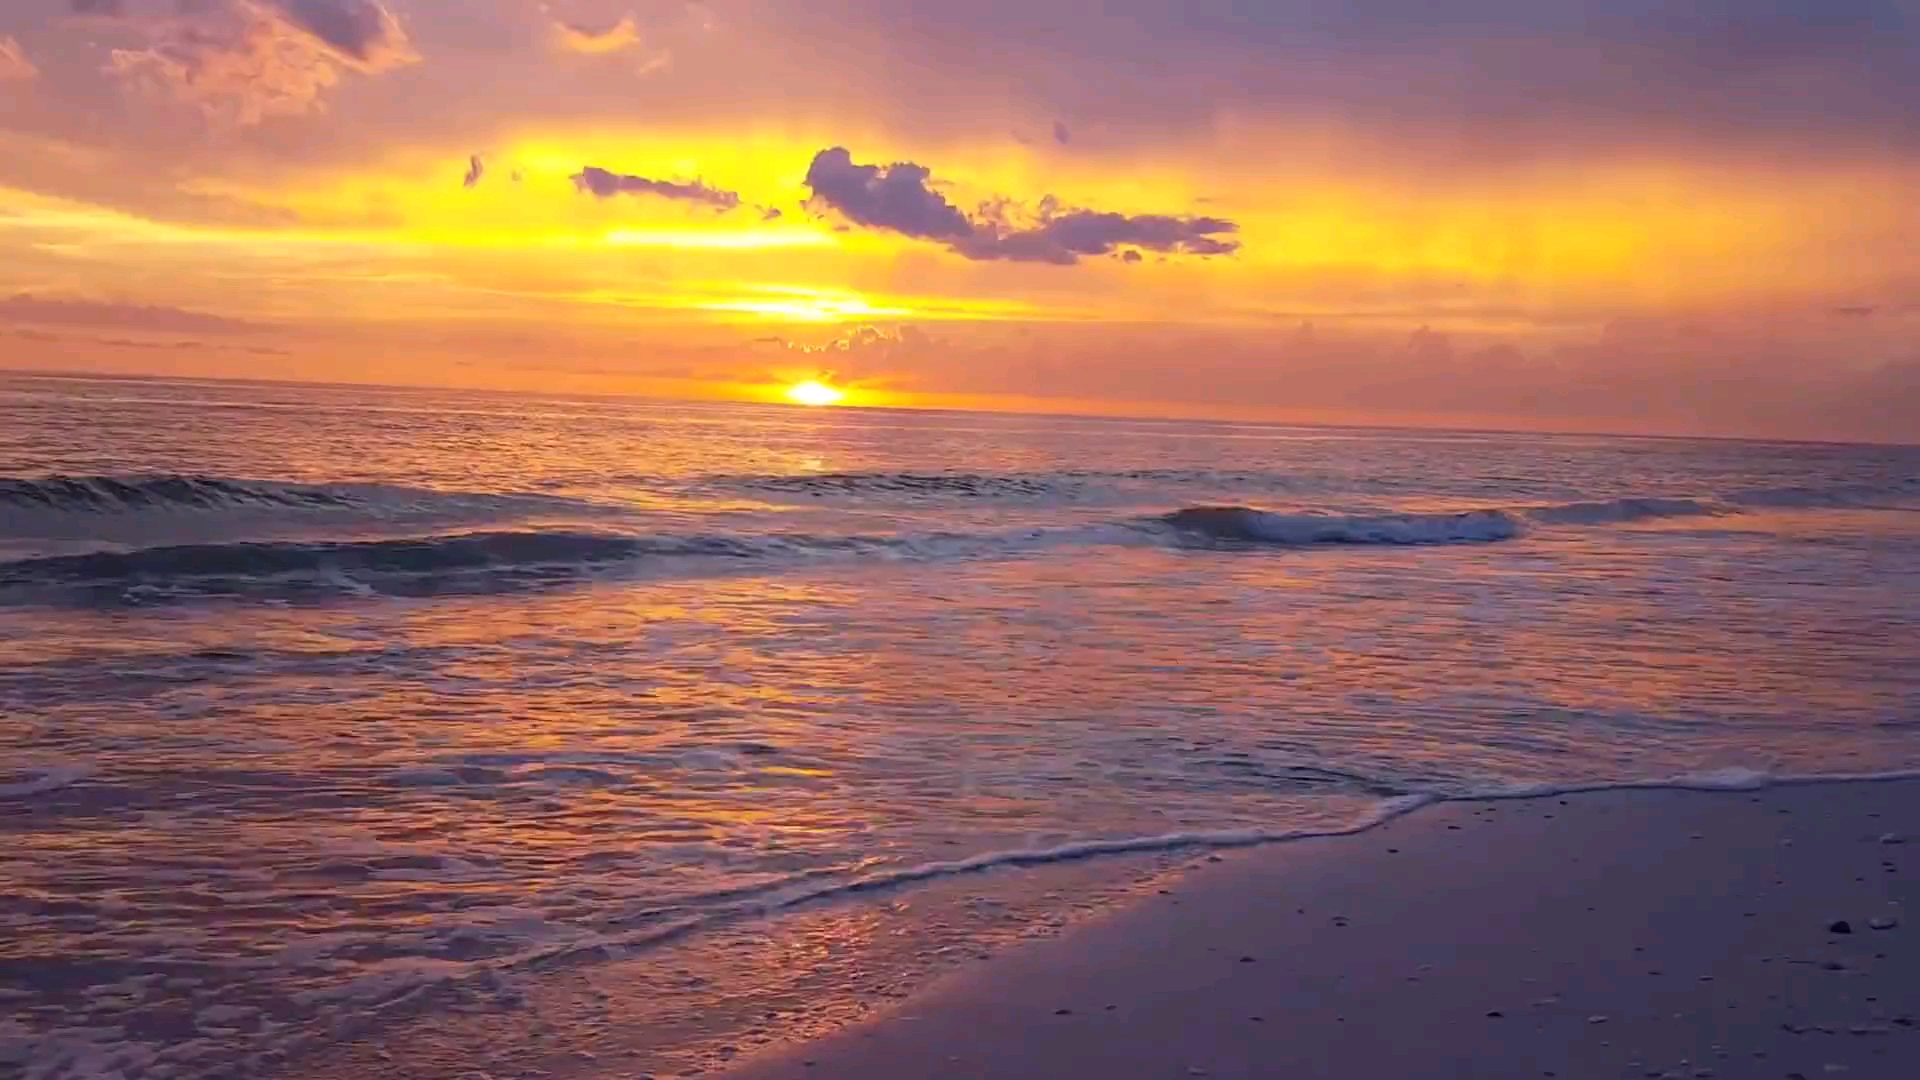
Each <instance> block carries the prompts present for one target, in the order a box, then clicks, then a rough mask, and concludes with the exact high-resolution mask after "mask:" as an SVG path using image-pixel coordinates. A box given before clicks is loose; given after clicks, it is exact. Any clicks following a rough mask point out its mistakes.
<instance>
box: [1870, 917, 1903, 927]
mask: <svg viewBox="0 0 1920 1080" xmlns="http://www.w3.org/2000/svg"><path fill="white" fill-rule="evenodd" d="M1867 925H1868V926H1871V927H1873V928H1874V929H1875V930H1891V929H1893V928H1894V927H1896V926H1899V925H1900V920H1899V919H1896V918H1894V917H1893V916H1891V915H1875V916H1874V917H1873V918H1871V919H1868V920H1867Z"/></svg>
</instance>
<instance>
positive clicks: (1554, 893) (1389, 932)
mask: <svg viewBox="0 0 1920 1080" xmlns="http://www.w3.org/2000/svg"><path fill="white" fill-rule="evenodd" d="M1219 858H1220V861H1219V862H1218V863H1217V864H1208V865H1206V866H1205V867H1204V868H1202V869H1200V870H1198V871H1196V872H1195V873H1193V874H1191V875H1189V876H1188V877H1186V878H1184V879H1182V880H1181V881H1180V882H1179V883H1178V884H1177V885H1175V886H1173V887H1171V888H1170V889H1169V890H1168V891H1167V892H1166V893H1164V894H1160V895H1154V896H1150V897H1147V898H1146V899H1144V900H1143V901H1142V902H1141V903H1139V904H1136V905H1134V906H1132V907H1129V908H1126V909H1123V910H1121V911H1119V912H1117V913H1116V914H1114V915H1113V916H1112V917H1110V918H1106V919H1103V920H1100V921H1098V922H1095V923H1093V924H1090V925H1087V926H1085V927H1084V928H1082V929H1079V930H1077V931H1074V932H1070V933H1069V934H1067V935H1066V936H1064V937H1062V938H1059V939H1055V940H1050V941H1042V942H1037V943H1035V944H1033V945H1031V946H1028V947H1025V948H1022V949H1020V950H1017V951H1015V952H1013V953H1011V954H1008V955H1005V956H1003V957H1000V958H997V959H995V960H992V961H990V962H987V963H983V964H981V965H980V966H978V967H977V968H974V969H971V970H968V971H965V972H962V973H960V974H959V975H956V976H954V977H951V978H948V979H946V980H944V981H942V982H941V983H939V984H937V985H935V986H933V987H930V988H929V989H928V990H926V991H925V992H924V993H921V994H919V995H916V996H914V997H912V998H910V999H909V1000H907V1001H906V1002H904V1003H903V1004H902V1006H901V1007H900V1008H898V1009H896V1010H893V1011H890V1012H888V1013H886V1014H884V1015H881V1016H879V1017H877V1018H875V1019H873V1020H871V1021H868V1022H865V1023H862V1024H860V1025H858V1026H855V1027H852V1028H849V1029H846V1030H843V1031H841V1032H838V1033H836V1034H834V1035H832V1036H829V1037H827V1038H824V1039H821V1040H818V1041H815V1042H811V1043H804V1044H799V1045H795V1046H790V1047H786V1048H782V1049H780V1050H777V1051H774V1052H772V1053H769V1054H765V1055H762V1056H760V1057H758V1058H755V1059H753V1060H750V1061H747V1062H744V1063H743V1064H742V1065H740V1066H739V1067H737V1068H735V1069H733V1070H730V1071H729V1072H728V1073H727V1074H726V1075H727V1077H728V1080H803V1078H818V1077H831V1078H834V1080H842V1078H844V1080H909V1078H917V1077H956V1078H957V1077H1032V1078H1041V1077H1047V1078H1061V1077H1097V1078H1103V1080H1126V1078H1135V1077H1138V1078H1142V1080H1145V1078H1155V1080H1171V1078H1185V1077H1199V1076H1205V1077H1308V1076H1312V1077H1340V1078H1366V1077H1442V1076H1444V1077H1483V1076H1485V1077H1582V1078H1584V1077H1642V1076H1645V1077H1714V1076H1720V1077H1775V1078H1788V1080H1790V1078H1793V1077H1796V1076H1798V1077H1802V1078H1805V1080H1831V1078H1833V1077H1836V1076H1839V1077H1846V1078H1848V1080H1856V1078H1878V1077H1912V1076H1916V1075H1920V1028H1917V1027H1916V1024H1920V947H1917V946H1916V933H1917V932H1920V931H1917V930H1916V928H1915V926H1914V925H1912V923H1911V921H1910V920H1909V917H1908V913H1909V912H1914V911H1915V908H1916V905H1920V895H1917V893H1920V780H1886V781H1861V782H1838V783H1816V784H1791V785H1777V786H1773V787H1769V788H1766V789H1764V790H1758V791H1744V792H1701V791H1674V790H1632V791H1609V792H1594V793H1585V794H1574V795H1566V796H1551V797H1541V798H1532V799H1519V800H1496V801H1485V802H1457V803H1446V804H1441V805H1437V806H1431V807H1427V808H1425V809H1423V810H1420V811H1418V812H1416V813H1413V814H1411V815H1408V816H1405V817H1402V818H1399V819H1396V820H1394V821H1392V822H1389V823H1387V824H1386V825H1383V826H1381V827H1380V828H1377V829H1374V830H1371V831H1369V832H1366V833H1363V834H1360V835H1356V836H1350V837H1339V838H1329V839H1319V840H1305V841H1299V842H1295V843H1288V844H1279V845H1274V846H1271V847H1265V848H1260V849H1254V850H1247V851H1238V852H1231V853H1227V854H1224V855H1222V856H1220V857H1219ZM1916 914H1920V912H1916ZM1842 922H1844V923H1845V927H1844V930H1843V929H1842V928H1841V927H1840V926H1839V925H1838V924H1840V923H1842Z"/></svg>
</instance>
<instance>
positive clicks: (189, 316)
mask: <svg viewBox="0 0 1920 1080" xmlns="http://www.w3.org/2000/svg"><path fill="white" fill-rule="evenodd" d="M0 323H19V324H26V325H30V326H110V327H116V328H119V329H122V330H153V331H160V332H166V333H177V334H237V333H245V332H247V331H250V330H256V329H259V328H258V327H256V326H254V325H253V324H252V323H246V322H241V321H240V320H238V319H227V318H222V317H220V316H218V315H207V314H203V313H201V312H198V311H185V310H182V309H180V308H171V307H153V306H147V305H140V304H117V303H110V302H103V301H99V300H42V299H40V298H39V297H36V296H31V295H28V294H26V293H21V294H20V295H18V296H11V297H8V298H7V299H5V300H0Z"/></svg>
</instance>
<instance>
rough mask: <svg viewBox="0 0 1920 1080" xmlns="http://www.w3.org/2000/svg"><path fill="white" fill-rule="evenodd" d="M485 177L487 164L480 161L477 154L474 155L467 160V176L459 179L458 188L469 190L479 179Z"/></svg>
mask: <svg viewBox="0 0 1920 1080" xmlns="http://www.w3.org/2000/svg"><path fill="white" fill-rule="evenodd" d="M485 175H487V163H486V162H485V161H483V160H481V158H480V155H479V154H475V155H473V156H472V157H470V158H468V159H467V175H465V176H463V177H461V178H460V186H462V187H465V188H468V189H471V188H473V187H474V186H475V185H477V184H479V183H480V178H481V177H483V176H485Z"/></svg>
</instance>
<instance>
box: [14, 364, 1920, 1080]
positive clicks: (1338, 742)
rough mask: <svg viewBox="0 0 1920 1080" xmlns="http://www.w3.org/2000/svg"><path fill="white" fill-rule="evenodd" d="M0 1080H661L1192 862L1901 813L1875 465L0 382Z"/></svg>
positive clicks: (1774, 453) (1918, 463)
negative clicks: (1472, 834) (1431, 826)
mask: <svg viewBox="0 0 1920 1080" xmlns="http://www.w3.org/2000/svg"><path fill="white" fill-rule="evenodd" d="M0 749H4V756H0V836H3V838H4V845H3V846H0V1005H4V1008H0V1072H4V1071H5V1070H6V1069H7V1068H10V1067H13V1068H18V1069H19V1070H20V1071H21V1074H22V1075H24V1076H28V1077H34V1078H45V1080H52V1078H56V1077H82V1076H85V1077H111V1076H120V1077H125V1078H135V1077H142V1078H145V1077H154V1078H167V1077H180V1078H184V1077H213V1076H234V1077H243V1076H245V1077H251V1076H264V1075H296V1076H316V1077H317V1076H335V1075H338V1076H345V1075H348V1074H350V1073H354V1072H359V1073H362V1074H364V1073H365V1071H366V1070H367V1069H368V1068H373V1069H375V1070H384V1071H385V1072H386V1073H387V1074H391V1075H402V1074H404V1075H410V1076H434V1075H446V1076H449V1077H457V1076H462V1075H471V1074H472V1073H473V1072H476V1071H479V1072H485V1073H486V1074H487V1075H489V1076H491V1077H494V1078H496V1080H504V1078H505V1077H509V1076H535V1075H561V1074H575V1075H600V1074H601V1072H602V1071H605V1070H609V1069H610V1068H611V1065H610V1062H617V1063H619V1064H620V1067H621V1069H622V1070H624V1071H620V1072H617V1073H614V1072H607V1074H608V1075H638V1074H639V1073H640V1072H650V1073H653V1074H654V1075H658V1076H662V1077H664V1076H670V1075H693V1074H696V1073H699V1072H701V1071H703V1070H704V1071H711V1070H713V1069H714V1068H716V1067H718V1066H721V1065H724V1064H725V1063H726V1062H727V1061H728V1060H731V1059H732V1058H733V1057H735V1056H736V1055H740V1054H744V1053H747V1052H750V1051H751V1050H752V1049H753V1048H754V1047H756V1046H759V1045H763V1044H765V1043H767V1042H771V1041H778V1040H780V1039H784V1038H792V1037H796V1036H798V1035H804V1034H808V1033H811V1032H815V1031H819V1030H823V1029H825V1028H829V1027H832V1026H833V1025H835V1024H837V1023H841V1022H844V1021H845V1020H846V1019H848V1018H851V1017H853V1016H857V1015H859V1014H861V1013H862V1012H863V1011H864V1010H866V1009H869V1008H872V1007H873V1006H875V1005H876V1004H879V1003H883V1002H884V1001H887V1000H891V999H892V998H894V997H897V996H899V995H900V994H903V993H907V992H910V991H911V990H912V989H913V988H914V987H915V986H918V985H921V984H923V983H924V981H925V980H926V979H928V978H931V977H934V976H936V975H938V974H939V973H941V972H943V971H946V970H949V969H951V968H953V967H954V966H956V965H960V964H965V963H968V962H972V960H973V958H974V957H977V956H980V955H986V954H989V953H991V952H992V951H994V950H996V949H999V948H1002V947H1005V946H1006V945H1008V944H1010V943H1012V942H1015V941H1017V940H1018V939H1020V938H1021V937H1024V936H1031V935H1032V934H1034V933H1048V932H1052V931H1053V930H1056V929H1058V928H1059V927H1061V926H1064V925H1067V924H1068V923H1070V922H1071V921H1073V920H1074V919H1077V918H1081V917H1083V916H1085V915H1087V914H1089V913H1092V912H1096V911H1098V910H1100V909H1101V908H1102V907H1103V906H1104V905H1108V904H1112V903H1119V902H1123V901H1124V900H1125V898H1126V897H1127V896H1128V895H1131V893H1132V892H1136V891H1138V890H1139V889H1141V888H1145V887H1149V886H1150V885H1153V884H1154V883H1156V882H1161V881H1163V880H1164V875H1166V874H1169V873H1173V872H1177V870H1178V869H1179V867H1180V866H1181V865H1184V864H1185V862H1187V861H1191V860H1193V859H1196V858H1202V857H1205V856H1206V854H1207V853H1208V852H1210V851H1213V850H1217V849H1219V848H1223V847H1234V846H1239V845H1243V844H1247V843H1253V842H1260V841H1269V840H1274V839H1279V838H1284V837H1286V836H1289V835H1295V834H1300V833H1314V832H1327V831H1340V830H1345V829H1351V828H1356V827H1363V826H1365V825H1366V824H1367V823H1368V822H1371V821H1377V820H1379V819H1381V818H1382V817H1384V816H1386V815H1390V814H1393V813H1397V812H1400V811H1401V810H1404V809H1405V808H1407V807H1410V806H1413V805H1417V804H1418V803H1420V802H1422V801H1427V800H1432V799H1436V798H1447V797H1452V796H1460V795H1468V794H1486V793H1514V792H1524V791H1530V790H1552V789H1555V788H1573V787H1584V786H1610V785H1622V784H1640V783H1669V782H1678V783H1683V784H1697V785H1703V786H1734V787H1738V786H1746V785H1754V784H1760V783H1765V782H1768V780H1769V779H1770V778H1785V777H1802V776H1829V775H1870V774H1883V773H1891V772H1903V771H1908V770H1913V769H1915V768H1920V448H1916V447H1888V446H1849V445H1829V444H1788V443H1765V442H1739V441H1727V440H1688V439H1659V438H1625V437H1605V436H1592V435H1577V436H1576V435H1564V436H1563V435H1539V434H1504V433H1480V432H1448V431H1416V430H1373V429H1358V428H1317V427H1297V426H1278V425H1262V424H1251V423H1204V422H1193V421H1158V420H1140V419H1099V418H1071V417H1043V416H1014V415H984V414H964V413H953V412H910V411H891V410H855V409H804V408H794V407H772V406H752V405H741V404H713V403H677V402H676V403H663V402H650V401H637V400H613V399H586V398H544V397H537V396H525V395H518V396H516V395H506V394H493V393H481V392H454V391H437V390H414V389H379V388H369V387H330V386H302V385H283V384H264V383H262V384H244V383H213V382H190V381H169V380H131V379H79V378H60V377H51V376H28V375H17V376H6V377H4V378H0Z"/></svg>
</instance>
